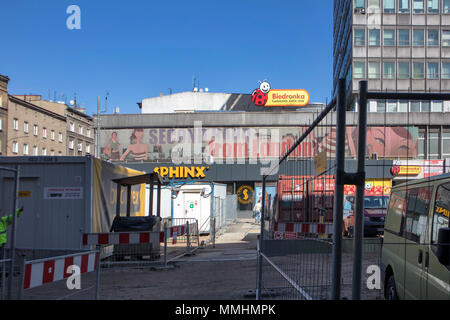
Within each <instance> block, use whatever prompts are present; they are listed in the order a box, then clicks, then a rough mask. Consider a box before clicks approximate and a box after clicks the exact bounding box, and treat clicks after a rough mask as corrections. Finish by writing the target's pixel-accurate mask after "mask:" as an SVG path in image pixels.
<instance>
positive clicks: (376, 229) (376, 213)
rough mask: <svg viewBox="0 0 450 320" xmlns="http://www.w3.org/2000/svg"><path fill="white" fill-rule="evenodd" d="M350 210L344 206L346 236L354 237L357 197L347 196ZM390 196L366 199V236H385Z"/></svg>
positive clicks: (366, 197) (368, 197)
mask: <svg viewBox="0 0 450 320" xmlns="http://www.w3.org/2000/svg"><path fill="white" fill-rule="evenodd" d="M345 201H348V202H349V203H350V208H349V209H347V210H346V205H344V234H345V235H348V236H352V235H353V226H354V215H353V213H354V210H355V209H354V204H355V196H347V197H346V200H345ZM388 202H389V196H365V197H364V236H367V237H370V236H377V235H379V234H383V231H384V221H385V217H386V211H387V205H388Z"/></svg>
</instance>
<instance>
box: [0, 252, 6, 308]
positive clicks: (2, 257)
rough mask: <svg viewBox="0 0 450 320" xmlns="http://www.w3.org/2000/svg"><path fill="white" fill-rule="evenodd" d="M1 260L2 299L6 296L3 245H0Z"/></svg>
mask: <svg viewBox="0 0 450 320" xmlns="http://www.w3.org/2000/svg"><path fill="white" fill-rule="evenodd" d="M0 250H1V259H2V260H3V261H2V300H3V299H5V296H6V261H5V246H3V245H2V246H1V247H0Z"/></svg>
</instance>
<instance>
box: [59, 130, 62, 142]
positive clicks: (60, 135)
mask: <svg viewBox="0 0 450 320" xmlns="http://www.w3.org/2000/svg"><path fill="white" fill-rule="evenodd" d="M58 141H59V142H62V141H63V135H62V133H61V132H60V133H58Z"/></svg>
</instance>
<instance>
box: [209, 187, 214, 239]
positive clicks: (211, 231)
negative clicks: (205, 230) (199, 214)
mask: <svg viewBox="0 0 450 320" xmlns="http://www.w3.org/2000/svg"><path fill="white" fill-rule="evenodd" d="M210 198H211V205H210V207H211V209H210V210H211V212H210V214H209V241H210V242H214V238H215V234H214V237H213V231H214V232H215V223H214V221H213V220H214V184H211V195H210Z"/></svg>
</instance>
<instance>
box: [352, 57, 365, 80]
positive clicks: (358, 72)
mask: <svg viewBox="0 0 450 320" xmlns="http://www.w3.org/2000/svg"><path fill="white" fill-rule="evenodd" d="M365 77H366V66H365V63H364V62H358V61H355V62H354V67H353V78H354V79H364V78H365Z"/></svg>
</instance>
